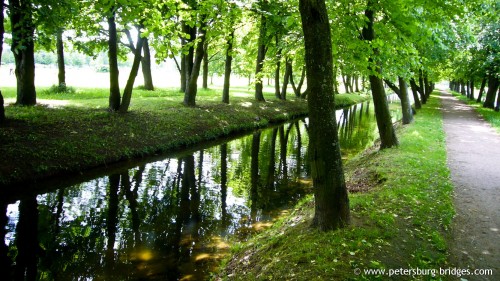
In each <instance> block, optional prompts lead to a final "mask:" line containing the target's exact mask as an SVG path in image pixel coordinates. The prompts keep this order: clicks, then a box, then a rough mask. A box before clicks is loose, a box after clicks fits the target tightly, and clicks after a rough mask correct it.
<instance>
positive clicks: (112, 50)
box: [108, 8, 121, 111]
mask: <svg viewBox="0 0 500 281" xmlns="http://www.w3.org/2000/svg"><path fill="white" fill-rule="evenodd" d="M112 10H113V13H112V15H111V17H109V18H108V25H109V40H108V46H109V49H108V57H109V110H110V111H117V110H119V109H120V100H121V97H120V82H119V80H118V76H119V71H118V38H117V34H116V23H115V12H114V8H112Z"/></svg>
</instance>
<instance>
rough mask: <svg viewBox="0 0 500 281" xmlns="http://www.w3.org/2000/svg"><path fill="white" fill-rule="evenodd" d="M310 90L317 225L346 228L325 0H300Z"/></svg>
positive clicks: (346, 201) (346, 208)
mask: <svg viewBox="0 0 500 281" xmlns="http://www.w3.org/2000/svg"><path fill="white" fill-rule="evenodd" d="M299 9H300V15H301V18H302V29H303V32H304V41H305V62H306V68H307V72H306V73H307V88H308V91H309V97H308V108H309V122H310V124H309V155H310V156H309V157H310V161H311V176H312V179H313V185H314V198H315V214H314V225H315V226H316V227H318V228H319V229H321V230H325V231H326V230H333V229H337V228H341V227H345V226H346V225H347V224H348V223H349V220H350V211H349V199H348V195H347V188H346V185H345V180H344V171H343V168H342V158H341V155H340V146H339V141H338V132H337V122H336V120H335V119H336V118H335V111H334V110H335V109H334V107H335V106H334V105H335V98H334V89H333V85H334V79H335V78H334V76H333V58H332V45H331V44H332V41H331V31H330V24H329V20H328V14H327V10H326V5H325V2H324V1H323V0H300V1H299Z"/></svg>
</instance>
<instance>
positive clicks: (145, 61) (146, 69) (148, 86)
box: [139, 31, 155, 91]
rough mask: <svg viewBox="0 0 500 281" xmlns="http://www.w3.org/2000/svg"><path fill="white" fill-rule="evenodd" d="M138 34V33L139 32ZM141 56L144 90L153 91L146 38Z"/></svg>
mask: <svg viewBox="0 0 500 281" xmlns="http://www.w3.org/2000/svg"><path fill="white" fill-rule="evenodd" d="M139 32H140V31H139ZM143 41H144V42H143V45H142V48H143V56H142V59H141V69H142V76H143V77H144V89H145V90H148V91H154V89H155V87H154V85H153V75H152V74H151V52H150V50H149V40H148V38H144V39H143Z"/></svg>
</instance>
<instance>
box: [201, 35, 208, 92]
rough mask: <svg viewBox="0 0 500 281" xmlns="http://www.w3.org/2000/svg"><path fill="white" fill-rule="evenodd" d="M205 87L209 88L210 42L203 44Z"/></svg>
mask: <svg viewBox="0 0 500 281" xmlns="http://www.w3.org/2000/svg"><path fill="white" fill-rule="evenodd" d="M202 87H203V89H208V44H207V42H205V44H204V46H203V79H202Z"/></svg>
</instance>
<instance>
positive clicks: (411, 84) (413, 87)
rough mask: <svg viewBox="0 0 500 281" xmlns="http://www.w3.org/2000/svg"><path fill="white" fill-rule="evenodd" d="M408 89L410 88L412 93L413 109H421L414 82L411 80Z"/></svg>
mask: <svg viewBox="0 0 500 281" xmlns="http://www.w3.org/2000/svg"><path fill="white" fill-rule="evenodd" d="M410 87H411V92H412V93H413V99H414V101H415V108H416V109H421V108H422V104H421V103H420V98H419V97H418V89H417V84H416V83H415V80H414V79H413V78H412V79H411V80H410Z"/></svg>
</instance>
